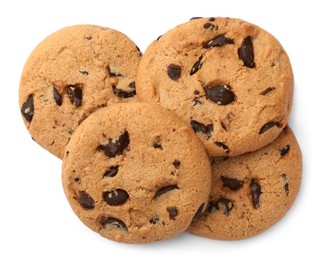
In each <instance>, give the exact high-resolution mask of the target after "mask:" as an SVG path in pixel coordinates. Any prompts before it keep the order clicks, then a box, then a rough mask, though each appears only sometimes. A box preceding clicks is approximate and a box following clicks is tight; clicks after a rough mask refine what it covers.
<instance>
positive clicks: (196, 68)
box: [189, 55, 203, 75]
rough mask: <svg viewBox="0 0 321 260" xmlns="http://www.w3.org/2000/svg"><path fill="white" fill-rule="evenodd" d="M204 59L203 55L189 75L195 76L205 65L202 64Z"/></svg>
mask: <svg viewBox="0 0 321 260" xmlns="http://www.w3.org/2000/svg"><path fill="white" fill-rule="evenodd" d="M202 58H203V55H201V56H200V57H199V58H198V60H197V61H196V62H195V63H194V65H193V67H192V69H191V72H190V73H189V75H193V74H195V73H196V72H197V71H198V70H199V69H200V68H201V67H202V65H203V63H202Z"/></svg>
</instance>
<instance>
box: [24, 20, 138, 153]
mask: <svg viewBox="0 0 321 260" xmlns="http://www.w3.org/2000/svg"><path fill="white" fill-rule="evenodd" d="M140 59H141V52H140V51H139V49H138V47H137V46H136V45H135V44H134V43H133V42H132V41H131V40H130V39H129V38H128V37H127V36H125V35H124V34H122V33H121V32H118V31H116V30H113V29H109V28H104V27H100V26H95V25H76V26H71V27H67V28H63V29H61V30H59V31H57V32H55V33H53V34H52V35H50V36H49V37H47V38H46V39H44V40H43V41H42V42H41V43H40V44H39V45H38V46H37V47H36V48H35V50H34V51H33V52H32V53H31V55H30V57H29V58H28V60H27V62H26V64H25V67H24V70H23V72H22V76H21V81H20V90H19V97H20V100H19V105H20V108H21V114H22V117H23V120H24V123H25V125H26V127H27V128H28V130H29V132H30V134H31V136H32V138H33V139H34V140H35V141H36V142H37V143H38V144H40V145H41V146H42V147H44V148H45V149H47V150H48V151H49V152H51V153H52V154H54V155H56V156H57V157H59V158H62V157H63V153H64V149H65V146H66V144H67V143H68V141H69V139H70V137H71V135H72V134H73V132H74V131H75V129H76V128H77V126H78V125H79V124H81V122H82V121H83V120H84V119H85V118H86V117H87V116H88V115H89V114H91V113H92V112H94V111H95V110H96V109H97V108H100V107H105V106H108V105H110V104H113V103H118V102H129V101H135V100H136V89H135V78H136V72H137V68H138V64H139V61H140Z"/></svg>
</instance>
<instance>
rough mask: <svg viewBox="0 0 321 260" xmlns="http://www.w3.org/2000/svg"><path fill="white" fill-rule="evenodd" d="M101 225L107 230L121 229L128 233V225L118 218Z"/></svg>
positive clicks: (105, 220)
mask: <svg viewBox="0 0 321 260" xmlns="http://www.w3.org/2000/svg"><path fill="white" fill-rule="evenodd" d="M101 224H102V226H103V228H104V229H107V230H113V229H120V230H121V231H124V232H128V228H127V226H126V224H125V223H124V222H123V221H121V220H119V219H117V218H107V219H104V220H103V221H102V223H101Z"/></svg>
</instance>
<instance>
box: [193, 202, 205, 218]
mask: <svg viewBox="0 0 321 260" xmlns="http://www.w3.org/2000/svg"><path fill="white" fill-rule="evenodd" d="M204 206H205V204H204V203H203V204H202V205H201V206H200V207H199V208H198V210H197V211H196V213H195V215H194V217H193V221H196V220H199V219H200V218H201V216H202V213H203V209H204Z"/></svg>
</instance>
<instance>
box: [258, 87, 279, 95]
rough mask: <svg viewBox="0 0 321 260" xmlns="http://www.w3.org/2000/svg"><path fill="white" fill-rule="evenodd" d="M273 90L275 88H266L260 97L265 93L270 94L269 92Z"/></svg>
mask: <svg viewBox="0 0 321 260" xmlns="http://www.w3.org/2000/svg"><path fill="white" fill-rule="evenodd" d="M273 90H275V87H268V88H267V89H265V90H263V91H262V92H261V93H260V95H262V96H265V95H266V94H267V93H270V92H271V91H273Z"/></svg>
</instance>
